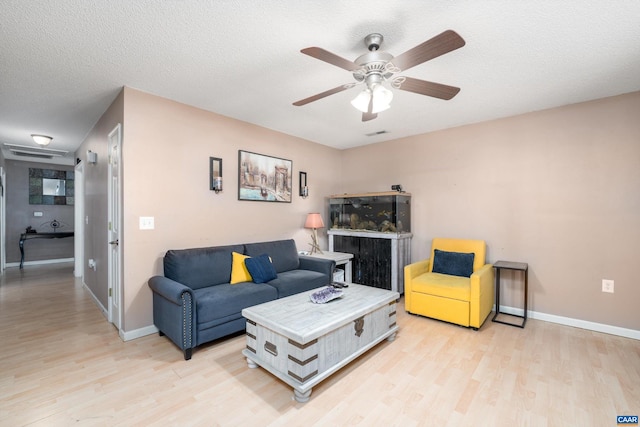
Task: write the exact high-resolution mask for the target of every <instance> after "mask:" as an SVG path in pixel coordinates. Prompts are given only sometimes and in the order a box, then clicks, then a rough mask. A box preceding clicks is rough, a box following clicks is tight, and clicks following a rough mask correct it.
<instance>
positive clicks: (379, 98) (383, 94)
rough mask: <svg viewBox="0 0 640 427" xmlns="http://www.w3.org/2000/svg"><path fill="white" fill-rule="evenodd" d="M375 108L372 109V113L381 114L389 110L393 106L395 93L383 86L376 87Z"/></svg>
mask: <svg viewBox="0 0 640 427" xmlns="http://www.w3.org/2000/svg"><path fill="white" fill-rule="evenodd" d="M372 96H373V106H372V108H371V112H372V113H374V114H375V113H379V112H381V111H384V110H387V109H389V107H390V106H391V100H392V99H393V92H391V91H390V90H389V89H387V88H385V87H384V86H382V85H376V86H375V87H374V88H373V95H372Z"/></svg>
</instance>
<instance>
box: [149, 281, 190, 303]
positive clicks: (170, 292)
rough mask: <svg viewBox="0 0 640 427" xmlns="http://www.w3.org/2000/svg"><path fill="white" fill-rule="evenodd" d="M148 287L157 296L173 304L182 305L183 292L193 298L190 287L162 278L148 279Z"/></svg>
mask: <svg viewBox="0 0 640 427" xmlns="http://www.w3.org/2000/svg"><path fill="white" fill-rule="evenodd" d="M149 287H150V288H151V290H152V291H153V292H154V293H156V294H159V295H160V296H162V297H163V298H165V299H167V300H169V301H171V302H172V303H174V304H178V305H182V293H183V292H187V293H189V294H191V297H192V298H193V291H192V289H191V288H190V287H188V286H185V285H183V284H182V283H178V282H176V281H174V280H171V279H168V278H166V277H164V276H153V277H152V278H151V279H149Z"/></svg>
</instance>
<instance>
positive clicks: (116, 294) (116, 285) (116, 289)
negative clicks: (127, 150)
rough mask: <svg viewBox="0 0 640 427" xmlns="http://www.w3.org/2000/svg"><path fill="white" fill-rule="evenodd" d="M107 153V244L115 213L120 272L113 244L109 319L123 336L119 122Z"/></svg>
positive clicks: (109, 274)
mask: <svg viewBox="0 0 640 427" xmlns="http://www.w3.org/2000/svg"><path fill="white" fill-rule="evenodd" d="M114 143H115V144H116V145H117V146H118V150H117V153H118V158H117V159H112V158H111V147H112V145H113V144H114ZM107 153H108V159H109V162H108V167H107V199H108V200H107V209H108V220H109V224H108V227H107V245H109V242H110V241H111V238H112V236H111V217H112V215H115V217H116V220H117V224H118V227H117V236H116V239H117V240H118V249H119V250H118V251H117V257H118V258H117V262H118V266H119V268H118V272H117V277H114V275H113V250H112V248H111V247H110V246H111V245H109V248H108V255H107V260H108V261H107V263H108V266H107V271H108V280H107V286H108V301H109V303H108V319H109V322H110V323H113V325H114V326H115V327H116V328H117V329H118V331H119V333H120V335H121V336H122V311H123V307H122V305H123V302H124V298H123V296H124V295H123V286H122V283H123V279H122V248H123V240H122V177H121V174H122V170H121V168H120V166H121V165H122V125H121V124H120V123H118V124H117V125H116V126H115V127H114V128H113V130H112V131H111V132H109V135H108V144H107ZM114 162H115V165H116V167H117V168H118V183H117V188H113V187H114V186H113V176H112V175H113V172H112V165H113V164H114ZM114 191H115V192H116V193H115V196H116V197H117V200H118V204H117V209H116V210H117V211H116V212H115V213H112V212H113V210H112V209H113V206H112V201H113V199H114V194H113V192H114ZM114 302H115V303H116V306H117V307H118V308H119V310H118V312H117V314H116V315H114Z"/></svg>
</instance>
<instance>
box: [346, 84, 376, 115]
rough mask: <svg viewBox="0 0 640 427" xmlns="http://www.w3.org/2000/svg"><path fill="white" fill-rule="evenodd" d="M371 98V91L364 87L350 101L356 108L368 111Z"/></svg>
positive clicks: (364, 111)
mask: <svg viewBox="0 0 640 427" xmlns="http://www.w3.org/2000/svg"><path fill="white" fill-rule="evenodd" d="M370 100H371V91H370V90H369V89H365V90H363V91H362V92H360V93H359V94H358V96H356V97H355V98H353V100H352V101H351V105H353V106H354V107H355V108H356V109H357V110H360V111H362V112H363V113H366V112H367V111H369V101H370Z"/></svg>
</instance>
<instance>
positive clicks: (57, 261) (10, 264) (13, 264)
mask: <svg viewBox="0 0 640 427" xmlns="http://www.w3.org/2000/svg"><path fill="white" fill-rule="evenodd" d="M74 260H75V258H56V259H41V260H38V261H25V262H24V264H23V265H42V264H60V263H63V262H73V261H74ZM5 267H20V263H19V262H8V263H6V264H5Z"/></svg>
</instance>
